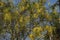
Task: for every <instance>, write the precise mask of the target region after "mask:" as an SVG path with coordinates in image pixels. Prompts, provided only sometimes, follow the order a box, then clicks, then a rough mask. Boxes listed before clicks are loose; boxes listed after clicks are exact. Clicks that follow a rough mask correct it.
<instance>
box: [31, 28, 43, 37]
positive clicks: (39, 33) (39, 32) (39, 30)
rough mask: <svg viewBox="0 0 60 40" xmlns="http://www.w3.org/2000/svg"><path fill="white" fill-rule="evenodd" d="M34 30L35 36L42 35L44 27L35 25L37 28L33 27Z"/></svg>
mask: <svg viewBox="0 0 60 40" xmlns="http://www.w3.org/2000/svg"><path fill="white" fill-rule="evenodd" d="M32 31H33V33H34V34H35V36H40V35H41V32H42V31H43V29H42V27H35V28H33V30H32Z"/></svg>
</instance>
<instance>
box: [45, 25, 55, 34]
mask: <svg viewBox="0 0 60 40" xmlns="http://www.w3.org/2000/svg"><path fill="white" fill-rule="evenodd" d="M45 29H46V30H47V31H48V33H49V34H52V33H53V31H54V29H55V27H52V26H48V25H46V27H45Z"/></svg>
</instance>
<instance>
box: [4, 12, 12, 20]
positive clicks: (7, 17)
mask: <svg viewBox="0 0 60 40" xmlns="http://www.w3.org/2000/svg"><path fill="white" fill-rule="evenodd" d="M4 20H8V21H10V20H11V14H10V13H9V12H8V13H5V15H4Z"/></svg>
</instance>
